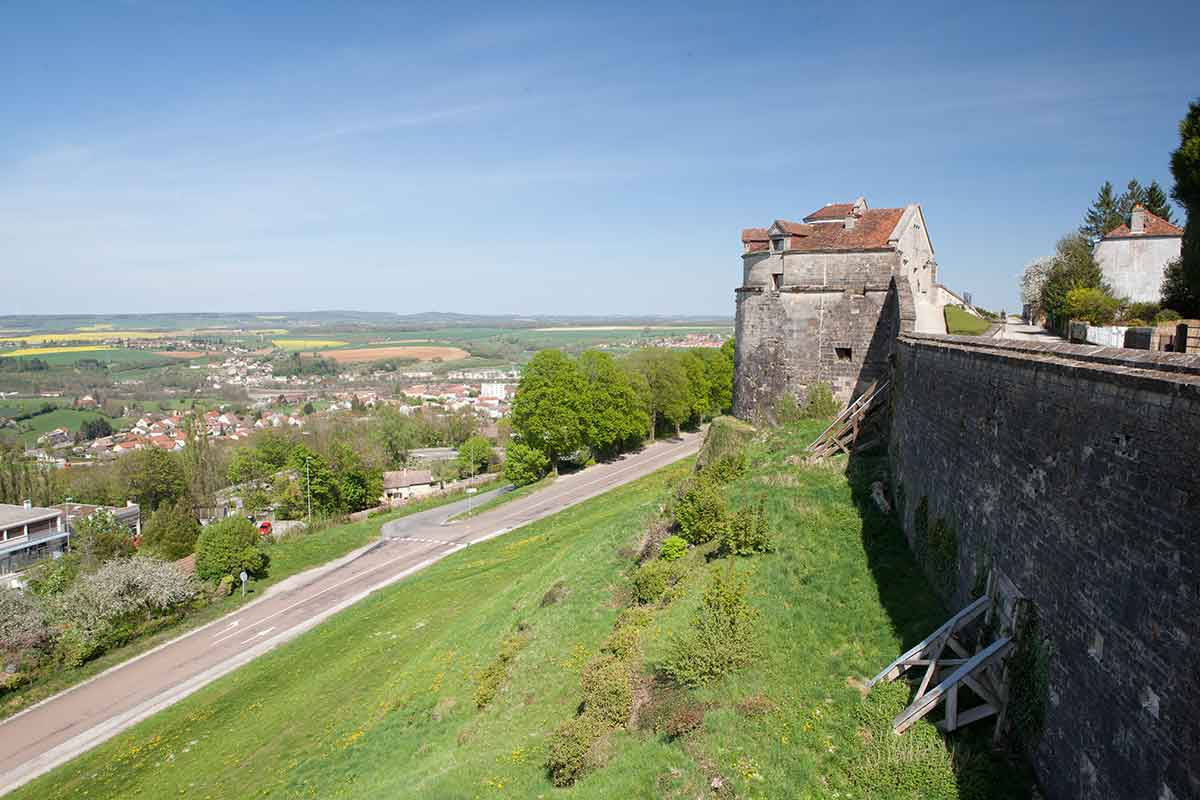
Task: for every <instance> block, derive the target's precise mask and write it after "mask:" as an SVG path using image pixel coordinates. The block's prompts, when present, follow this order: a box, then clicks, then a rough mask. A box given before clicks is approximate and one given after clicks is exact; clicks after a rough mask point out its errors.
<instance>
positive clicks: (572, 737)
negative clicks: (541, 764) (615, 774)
mask: <svg viewBox="0 0 1200 800" xmlns="http://www.w3.org/2000/svg"><path fill="white" fill-rule="evenodd" d="M605 731H606V726H605V724H604V722H603V721H602V720H600V719H598V718H597V717H595V716H594V715H592V714H586V713H585V714H583V715H582V716H578V717H575V718H574V719H569V720H567V721H566V722H564V723H563V724H561V725H559V726H558V727H557V728H555V729H554V732H553V733H552V734H550V743H549V747H550V754H549V756H548V757H547V759H546V767H547V769H549V771H550V780H551V782H552V783H553V784H554V785H555V786H570V785H571V784H572V783H574V782H575V781H576V780H578V779H579V778H580V777H581V776H582V775H583V773H584V772H586V771H587V769H588V767H589V766H590V765H591V759H590V758H589V754H590V752H591V750H592V747H593V746H594V745H595V744H596V742H597V741H599V739H600V737H601V736H603V735H604V733H605Z"/></svg>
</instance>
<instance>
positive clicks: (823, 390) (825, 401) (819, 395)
mask: <svg viewBox="0 0 1200 800" xmlns="http://www.w3.org/2000/svg"><path fill="white" fill-rule="evenodd" d="M840 408H841V405H840V404H839V403H838V401H837V400H836V399H834V396H833V389H831V388H830V386H829V384H828V383H814V384H813V385H812V386H810V387H808V399H807V400H806V401H805V403H804V416H805V417H808V418H809V419H824V418H826V417H832V416H836V415H837V413H838V410H839V409H840Z"/></svg>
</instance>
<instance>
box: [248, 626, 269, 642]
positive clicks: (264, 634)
mask: <svg viewBox="0 0 1200 800" xmlns="http://www.w3.org/2000/svg"><path fill="white" fill-rule="evenodd" d="M273 630H275V626H274V625H272V626H271V627H269V628H265V629H263V630H261V631H259V632H258V633H256V634H254V635H253V636H251V637H250V638H249V639H247V640H246V641H244V642H242V644H250V643H251V642H253V641H254V640H255V639H258V638H260V637H263V636H266V635H267V634H268V633H270V632H271V631H273Z"/></svg>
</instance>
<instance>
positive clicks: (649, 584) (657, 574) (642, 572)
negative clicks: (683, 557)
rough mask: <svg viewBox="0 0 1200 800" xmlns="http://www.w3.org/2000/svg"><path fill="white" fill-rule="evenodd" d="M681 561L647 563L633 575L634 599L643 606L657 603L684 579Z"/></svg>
mask: <svg viewBox="0 0 1200 800" xmlns="http://www.w3.org/2000/svg"><path fill="white" fill-rule="evenodd" d="M683 573H684V568H683V565H682V563H681V562H679V561H661V560H658V561H647V562H646V563H645V564H642V565H641V566H640V567H638V569H637V572H635V573H634V574H633V597H634V599H635V600H637V601H638V602H639V603H641V604H642V605H649V604H651V603H657V602H658V601H659V600H661V599H662V597H663V595H664V594H666V591H667V589H668V588H670V587H671V586H674V585H675V584H676V583H678V582H679V579H680V578H682V577H683Z"/></svg>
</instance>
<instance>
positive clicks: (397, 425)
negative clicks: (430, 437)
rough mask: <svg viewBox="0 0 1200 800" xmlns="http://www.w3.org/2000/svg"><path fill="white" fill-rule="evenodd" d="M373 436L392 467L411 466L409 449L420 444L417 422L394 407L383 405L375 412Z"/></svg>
mask: <svg viewBox="0 0 1200 800" xmlns="http://www.w3.org/2000/svg"><path fill="white" fill-rule="evenodd" d="M375 418H376V427H375V438H376V440H377V441H378V443H379V446H380V448H381V449H382V450H383V457H384V459H385V460H386V461H387V464H388V466H389V467H391V468H392V469H407V468H408V467H410V466H412V458H411V457H410V456H409V453H410V451H412V450H415V449H416V448H418V447H420V446H421V432H420V430H419V429H418V426H419V423H418V422H417V421H416V420H414V419H412V418H411V417H409V416H406V415H404V414H401V413H400V412H399V411H397V410H396V409H394V408H392V407H390V406H385V407H384V408H382V409H380V410H379V411H378V412H376V414H375Z"/></svg>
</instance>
